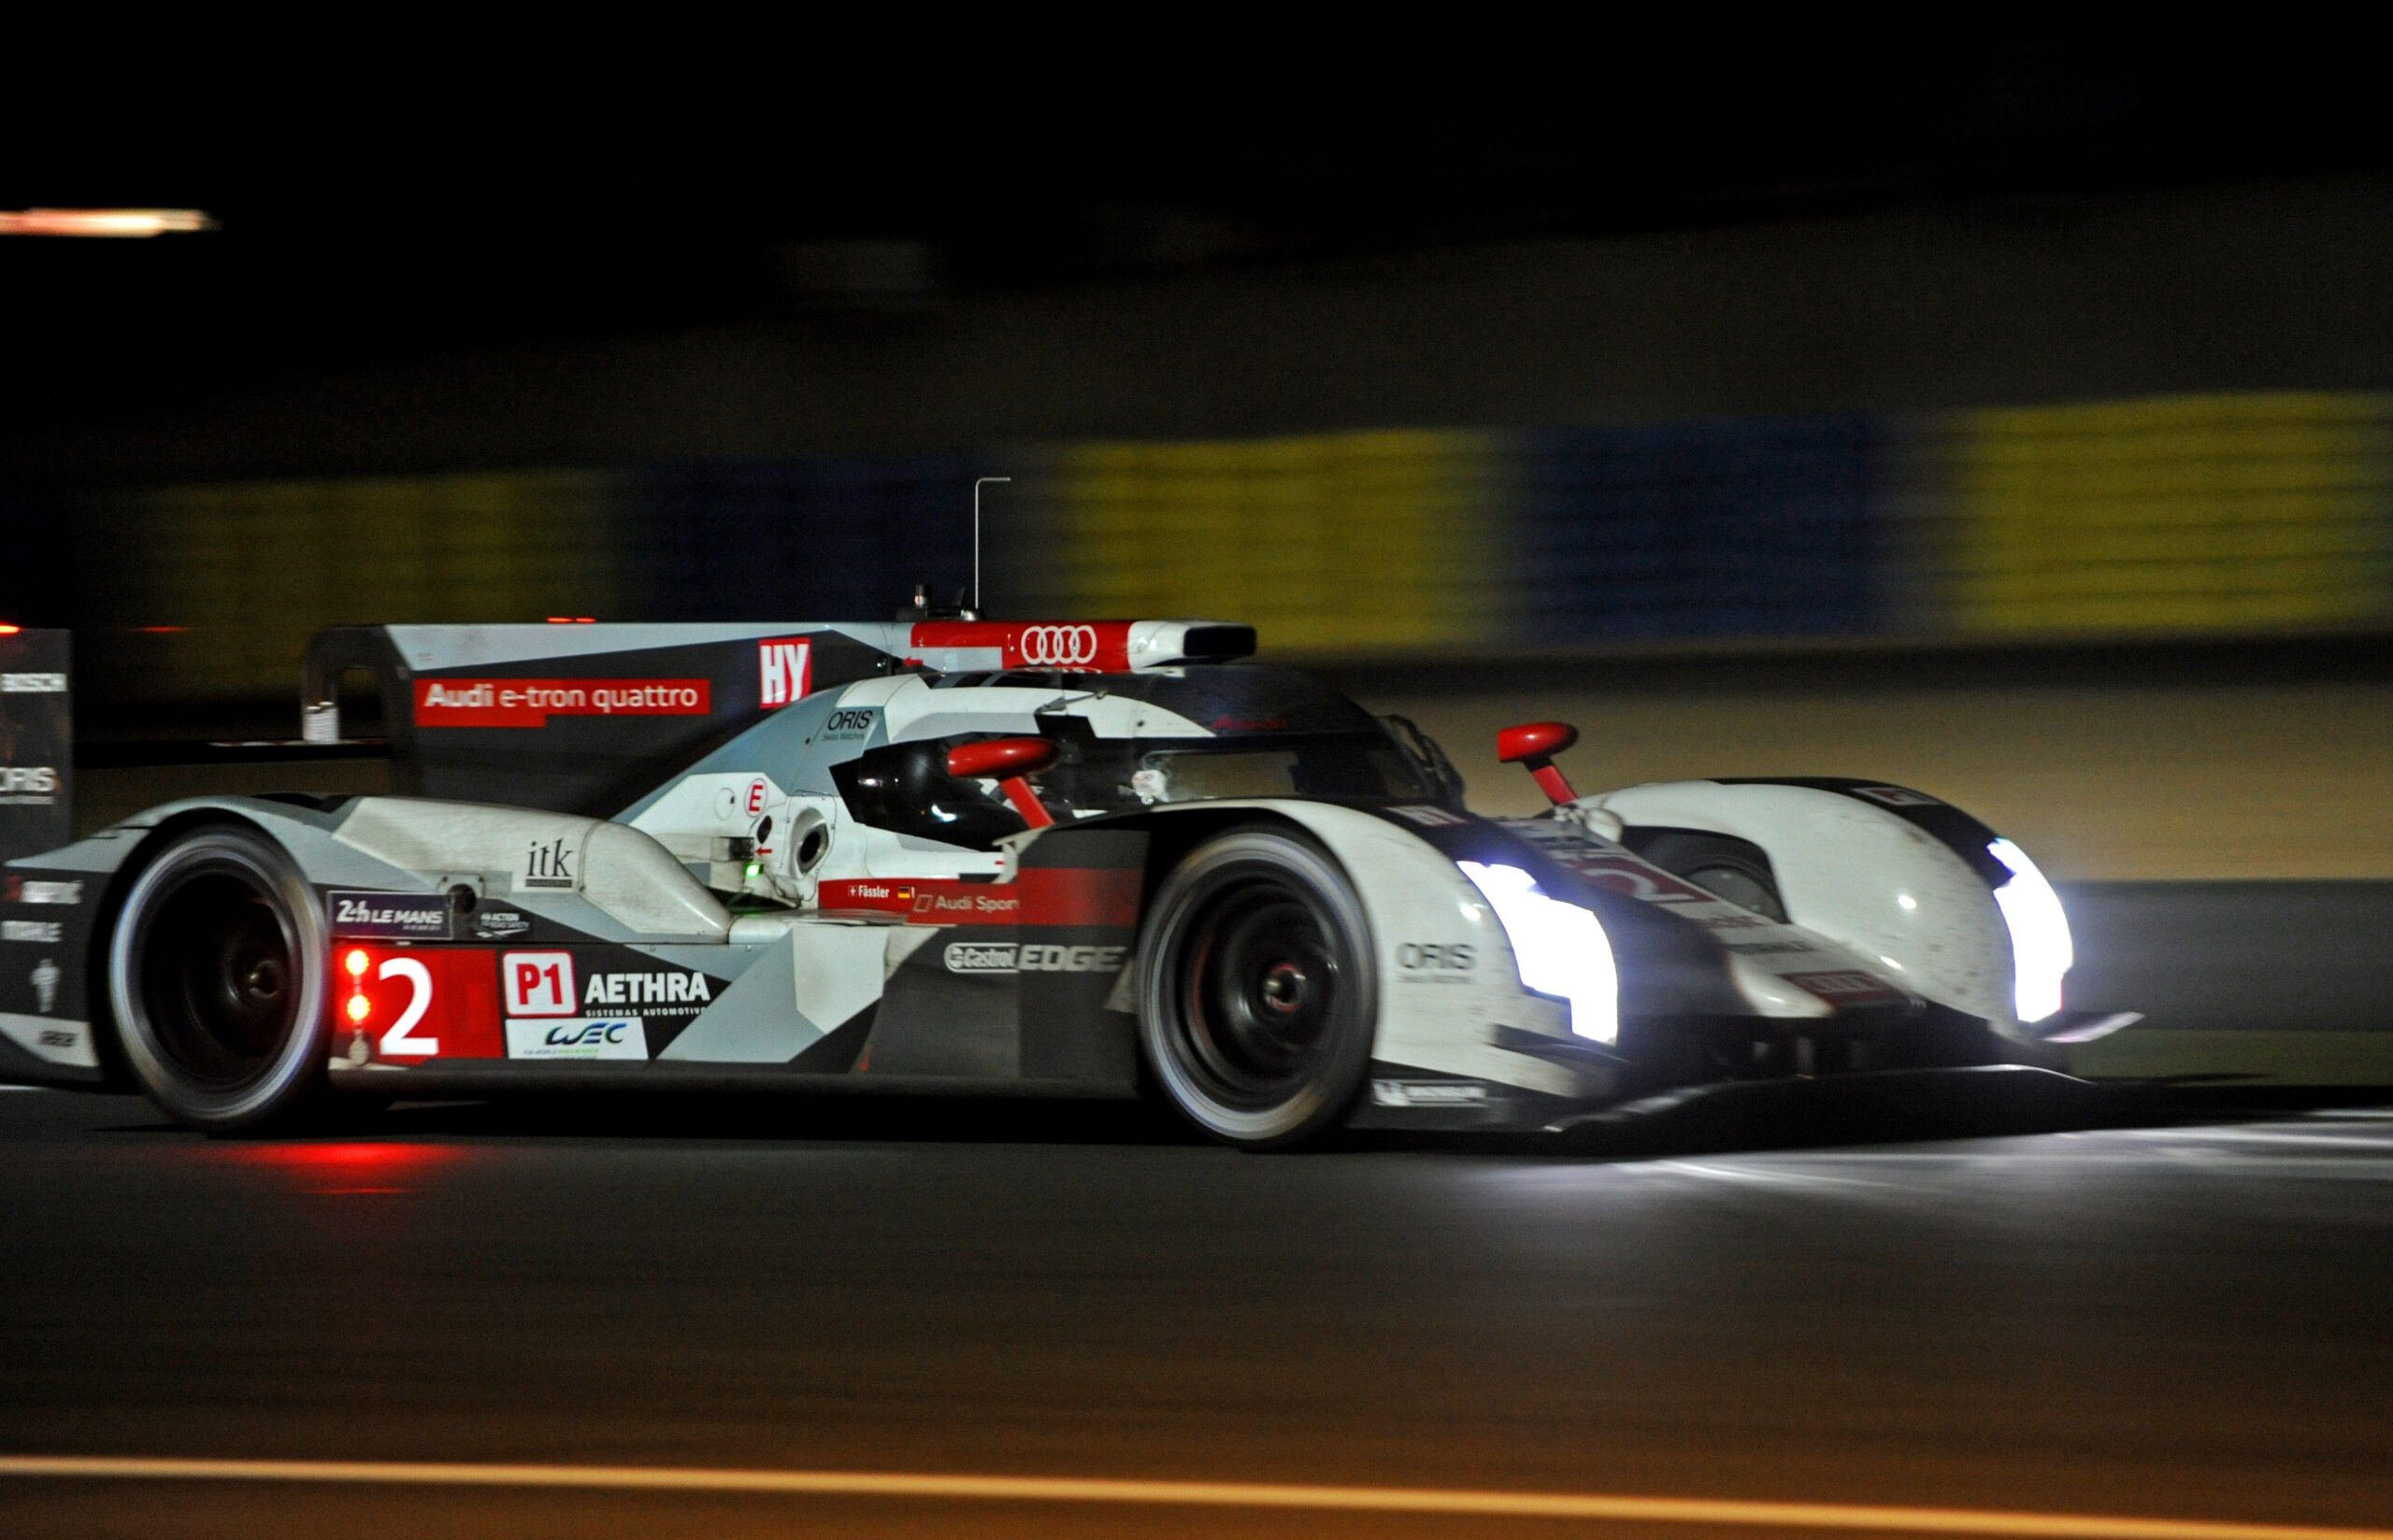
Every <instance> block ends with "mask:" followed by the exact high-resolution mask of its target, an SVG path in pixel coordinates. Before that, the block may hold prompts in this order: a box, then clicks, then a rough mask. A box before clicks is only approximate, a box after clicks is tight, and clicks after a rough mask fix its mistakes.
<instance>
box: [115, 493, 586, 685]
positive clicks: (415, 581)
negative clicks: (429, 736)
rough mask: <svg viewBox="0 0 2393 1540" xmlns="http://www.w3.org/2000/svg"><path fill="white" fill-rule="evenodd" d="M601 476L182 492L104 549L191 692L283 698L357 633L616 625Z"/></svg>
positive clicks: (134, 611) (134, 510)
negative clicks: (579, 618) (421, 625)
mask: <svg viewBox="0 0 2393 1540" xmlns="http://www.w3.org/2000/svg"><path fill="white" fill-rule="evenodd" d="M609 484H610V483H609V478H608V477H607V476H605V475H604V474H602V473H597V472H531V473H522V474H511V475H505V476H443V477H425V478H377V479H372V480H357V481H284V482H265V483H253V484H236V485H226V486H204V487H180V488H175V489H172V490H170V491H165V492H150V493H146V494H141V495H137V496H135V497H131V498H128V499H125V500H124V501H123V502H122V504H120V505H118V506H116V507H114V508H113V509H111V510H110V513H111V519H110V520H109V522H110V525H111V528H110V529H109V531H108V532H107V534H106V535H103V536H102V539H103V540H104V542H105V548H106V559H107V562H108V563H109V571H110V573H111V582H112V583H114V584H115V585H117V587H118V590H119V592H120V593H121V594H122V612H123V613H125V614H127V615H129V616H131V617H135V618H136V619H137V620H139V621H140V622H141V623H144V624H151V625H162V626H163V625H193V624H196V625H200V626H202V627H204V628H205V629H204V631H200V632H193V633H191V634H189V635H180V636H175V637H170V638H167V642H166V645H167V652H168V658H169V661H170V662H169V666H171V667H173V668H174V669H175V671H176V675H177V681H178V693H189V694H193V695H203V696H216V697H223V696H236V695H247V696H253V697H254V696H272V695H276V694H280V693H283V692H287V691H289V690H290V689H291V688H292V687H293V682H294V679H295V677H296V669H297V666H298V665H297V659H298V657H299V655H300V653H301V651H302V649H304V647H305V645H306V642H307V638H308V636H309V635H312V634H313V633H314V632H315V631H317V630H318V629H319V628H321V627H322V626H327V625H334V624H338V623H341V622H345V621H358V620H371V621H378V622H379V621H478V620H540V619H542V618H544V617H546V616H548V615H552V614H560V613H574V614H584V615H590V614H600V615H603V614H606V613H608V612H609V610H610V609H611V608H613V607H614V600H615V597H616V595H617V593H618V592H619V589H618V584H617V573H616V571H615V566H616V557H615V551H616V549H617V542H616V541H615V539H614V538H613V537H612V536H613V532H612V530H611V528H610V527H609V520H610V518H611V506H612V499H611V497H610V495H609Z"/></svg>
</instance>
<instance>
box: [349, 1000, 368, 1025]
mask: <svg viewBox="0 0 2393 1540" xmlns="http://www.w3.org/2000/svg"><path fill="white" fill-rule="evenodd" d="M373 1009H374V1007H373V1005H370V1004H368V1003H367V1001H366V998H365V996H364V995H362V994H352V995H351V996H350V997H349V1019H350V1020H352V1021H357V1022H363V1021H364V1020H365V1018H366V1016H367V1015H368V1014H369V1013H370V1012H371V1011H372V1010H373Z"/></svg>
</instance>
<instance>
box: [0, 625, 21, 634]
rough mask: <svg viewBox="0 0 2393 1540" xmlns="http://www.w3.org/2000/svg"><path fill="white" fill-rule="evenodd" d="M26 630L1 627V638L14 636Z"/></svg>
mask: <svg viewBox="0 0 2393 1540" xmlns="http://www.w3.org/2000/svg"><path fill="white" fill-rule="evenodd" d="M24 629H25V628H24V627H23V626H13V625H0V636H14V635H16V634H17V633H18V632H20V631H22V630H24Z"/></svg>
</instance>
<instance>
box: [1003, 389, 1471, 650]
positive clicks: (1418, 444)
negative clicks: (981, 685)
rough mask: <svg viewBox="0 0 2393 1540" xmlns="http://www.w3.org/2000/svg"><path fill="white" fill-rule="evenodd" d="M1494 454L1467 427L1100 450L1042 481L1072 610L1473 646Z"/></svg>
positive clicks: (1344, 643) (1337, 645) (1059, 461)
mask: <svg viewBox="0 0 2393 1540" xmlns="http://www.w3.org/2000/svg"><path fill="white" fill-rule="evenodd" d="M1495 452H1496V451H1495V446H1494V443H1493V441H1492V440H1490V439H1489V438H1487V437H1485V436H1484V435H1477V434H1465V433H1355V434H1330V435H1316V436H1310V437H1302V438H1272V439H1255V440H1246V441H1236V442H1215V443H1194V444H1090V445H1081V446H1074V447H1071V448H1068V449H1061V450H1059V451H1057V453H1056V454H1055V456H1054V458H1053V462H1052V463H1051V464H1050V465H1049V467H1048V468H1047V471H1046V474H1044V475H1042V476H1041V477H1040V478H1038V479H1039V482H1040V483H1041V491H1042V492H1043V495H1042V496H1040V497H1039V501H1040V502H1042V503H1044V504H1045V505H1046V507H1047V512H1046V517H1045V520H1044V521H1045V522H1046V523H1047V524H1048V526H1049V528H1050V530H1051V532H1052V534H1053V537H1054V538H1053V546H1052V549H1053V561H1054V562H1055V563H1058V566H1057V569H1056V572H1055V578H1056V581H1055V582H1054V584H1053V589H1054V592H1052V593H1050V594H1047V595H1042V597H1045V598H1047V599H1049V600H1050V602H1051V603H1053V605H1054V606H1055V607H1057V608H1058V609H1059V610H1060V611H1061V612H1064V613H1077V614H1104V615H1219V616H1223V617H1225V618H1229V619H1235V620H1251V621H1253V622H1254V624H1255V625H1256V626H1257V627H1259V628H1260V629H1261V631H1262V634H1263V635H1264V636H1265V637H1266V638H1268V642H1269V645H1270V646H1271V647H1272V648H1273V649H1290V650H1299V651H1332V650H1355V649H1385V648H1397V647H1409V646H1421V645H1426V644H1435V643H1440V642H1451V641H1457V640H1465V639H1477V638H1479V637H1481V636H1483V635H1485V634H1486V632H1487V629H1488V627H1489V626H1490V625H1491V624H1492V623H1493V617H1494V615H1495V613H1496V610H1497V605H1496V604H1495V603H1494V602H1493V595H1492V594H1491V593H1490V592H1488V590H1489V584H1490V582H1491V581H1492V579H1493V576H1494V573H1493V569H1494V567H1495V565H1496V563H1495V562H1494V560H1493V552H1492V551H1491V549H1490V548H1491V547H1492V546H1493V545H1494V544H1495V540H1496V537H1497V535H1498V533H1499V532H1498V531H1497V528H1496V526H1495V523H1494V518H1495V511H1496V510H1494V509H1493V508H1492V507H1490V506H1489V500H1490V492H1489V489H1490V487H1491V486H1492V485H1493V481H1494V478H1493V476H1492V475H1491V471H1492V467H1493V464H1494V461H1495Z"/></svg>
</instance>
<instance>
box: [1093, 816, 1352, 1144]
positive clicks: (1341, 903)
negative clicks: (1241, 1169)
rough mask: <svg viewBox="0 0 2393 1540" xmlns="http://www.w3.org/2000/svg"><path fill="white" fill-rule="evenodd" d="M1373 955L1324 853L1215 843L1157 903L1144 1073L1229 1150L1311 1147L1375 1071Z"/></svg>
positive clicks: (1145, 964) (1254, 833)
mask: <svg viewBox="0 0 2393 1540" xmlns="http://www.w3.org/2000/svg"><path fill="white" fill-rule="evenodd" d="M1371 955H1372V954H1371V946H1370V929H1369V925H1368V922H1367V921H1366V920H1365V918H1364V915H1363V909H1362V904H1361V902H1360V900H1358V899H1357V898H1356V897H1355V895H1354V889H1353V887H1352V885H1351V884H1350V883H1349V882H1348V880H1347V878H1346V875H1345V873H1344V872H1342V871H1341V870H1340V869H1339V867H1338V865H1337V864H1336V863H1334V862H1332V861H1331V860H1330V858H1329V857H1328V855H1327V854H1326V853H1325V852H1324V851H1323V850H1322V849H1321V848H1319V847H1317V846H1315V845H1313V844H1311V842H1309V841H1307V840H1303V839H1299V838H1297V837H1295V836H1294V835H1291V834H1282V833H1280V832H1278V831H1277V830H1271V829H1242V830H1236V831H1233V832H1231V833H1229V834H1224V835H1222V836H1220V837H1219V838H1216V839H1214V840H1211V841H1210V842H1208V843H1207V844H1205V845H1203V846H1201V847H1199V848H1197V850H1196V852H1195V853H1194V854H1192V855H1190V856H1189V857H1188V858H1187V859H1186V860H1185V861H1183V862H1182V863H1180V865H1179V866H1178V867H1177V868H1175V869H1174V870H1173V872H1172V874H1171V876H1170V877H1168V879H1166V881H1165V882H1164V885H1163V888H1162V891H1159V892H1158V893H1157V894H1156V895H1155V903H1154V909H1153V910H1152V919H1151V920H1150V921H1149V925H1148V930H1147V941H1146V945H1145V946H1144V947H1142V948H1140V952H1139V1039H1140V1042H1141V1044H1142V1046H1143V1048H1144V1049H1145V1055H1146V1061H1147V1063H1148V1066H1149V1067H1150V1068H1151V1069H1152V1070H1153V1071H1154V1076H1155V1078H1156V1079H1157V1081H1159V1082H1160V1083H1161V1085H1162V1088H1163V1091H1164V1093H1165V1094H1166V1095H1168V1097H1170V1099H1171V1102H1172V1105H1175V1106H1177V1107H1178V1108H1179V1109H1180V1111H1181V1112H1182V1114H1184V1115H1185V1116H1186V1117H1187V1118H1188V1119H1189V1120H1190V1121H1191V1122H1194V1123H1195V1124H1196V1126H1197V1127H1199V1128H1201V1129H1203V1130H1204V1131H1205V1132H1206V1133H1208V1134H1212V1135H1213V1136H1214V1137H1215V1138H1217V1139H1221V1140H1223V1141H1225V1143H1229V1144H1234V1145H1238V1146H1239V1147H1241V1148H1250V1149H1268V1148H1282V1147H1285V1146H1288V1145H1293V1144H1297V1143H1299V1142H1301V1141H1303V1140H1305V1139H1307V1138H1309V1137H1311V1136H1312V1135H1314V1134H1319V1133H1320V1132H1322V1131H1323V1130H1324V1129H1325V1128H1327V1127H1329V1126H1330V1125H1331V1124H1333V1123H1335V1122H1336V1121H1337V1120H1338V1119H1340V1118H1341V1117H1342V1116H1344V1114H1345V1112H1346V1110H1347V1108H1348V1107H1349V1106H1350V1105H1353V1103H1354V1097H1355V1095H1356V1094H1357V1093H1358V1092H1359V1091H1360V1090H1361V1089H1362V1084H1363V1078H1364V1076H1365V1074H1366V1073H1367V1072H1368V1069H1369V1067H1370V1055H1371V1033H1372V1027H1373V1023H1374V1021H1375V1020H1377V1015H1378V1011H1377V991H1376V990H1375V988H1374V982H1373V978H1372V975H1371V966H1370V959H1371Z"/></svg>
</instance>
